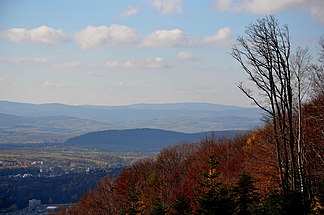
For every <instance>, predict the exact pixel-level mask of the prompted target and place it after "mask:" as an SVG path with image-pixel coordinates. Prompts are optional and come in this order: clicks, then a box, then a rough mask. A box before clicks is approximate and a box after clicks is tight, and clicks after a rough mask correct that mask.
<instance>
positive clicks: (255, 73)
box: [232, 16, 311, 192]
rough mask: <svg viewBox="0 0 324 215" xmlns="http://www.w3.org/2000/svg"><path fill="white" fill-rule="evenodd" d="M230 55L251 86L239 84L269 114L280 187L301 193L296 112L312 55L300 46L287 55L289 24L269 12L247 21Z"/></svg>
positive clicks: (300, 147) (300, 146) (299, 128)
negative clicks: (283, 23)
mask: <svg viewBox="0 0 324 215" xmlns="http://www.w3.org/2000/svg"><path fill="white" fill-rule="evenodd" d="M232 56H233V57H234V59H236V60H237V61H238V62H239V63H240V65H241V66H242V68H243V70H244V71H245V73H246V74H247V75H248V77H249V80H250V82H249V83H250V84H251V85H250V88H247V87H246V86H244V85H243V83H240V84H239V86H238V87H239V88H240V89H241V90H242V91H243V93H244V94H245V95H246V96H247V97H248V98H250V99H251V100H252V101H253V102H254V103H255V104H256V105H257V106H258V107H259V108H261V109H262V110H264V111H265V113H266V114H267V116H268V118H269V119H270V120H269V122H270V124H271V126H272V128H273V132H274V144H275V146H276V154H277V164H278V171H279V176H280V180H281V187H282V190H283V191H284V192H289V191H296V192H304V190H305V185H304V183H303V178H304V177H303V175H304V172H303V161H304V158H303V143H302V138H301V137H302V129H303V127H302V120H301V118H300V117H301V114H302V111H301V110H302V101H303V99H304V98H305V96H306V95H307V89H308V85H309V84H308V83H307V81H306V80H309V79H308V78H307V76H309V71H310V70H309V68H310V60H311V58H310V55H309V53H308V50H307V49H301V48H299V49H298V50H297V52H296V54H295V55H293V54H291V44H290V36H289V30H288V27H287V26H283V27H281V26H280V25H279V22H278V21H277V20H276V19H275V18H274V17H273V16H269V17H266V18H264V19H261V20H258V21H257V22H256V23H255V24H251V25H249V26H248V28H247V29H246V32H245V35H244V36H240V37H238V39H237V44H236V45H234V46H233V49H232ZM251 87H253V88H254V89H255V90H251ZM255 92H258V94H253V93H255ZM296 119H297V122H298V123H296Z"/></svg>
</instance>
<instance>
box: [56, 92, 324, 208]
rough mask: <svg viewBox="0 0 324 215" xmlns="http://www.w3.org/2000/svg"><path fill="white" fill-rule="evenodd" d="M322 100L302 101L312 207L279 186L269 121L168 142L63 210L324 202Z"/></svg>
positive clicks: (316, 204) (277, 205)
mask: <svg viewBox="0 0 324 215" xmlns="http://www.w3.org/2000/svg"><path fill="white" fill-rule="evenodd" d="M323 101H324V96H321V97H318V98H316V99H314V100H312V101H311V102H309V103H307V104H306V105H305V106H304V108H303V111H304V119H303V120H304V121H305V123H306V125H307V126H306V128H307V129H305V132H304V135H303V138H304V140H305V141H304V144H306V145H307V147H306V150H307V153H306V154H307V159H308V161H309V163H308V164H309V165H307V166H305V168H306V171H307V176H308V183H310V186H311V187H312V198H313V201H312V202H310V203H309V204H307V207H306V208H305V205H303V204H302V203H301V205H300V206H298V204H299V203H300V202H299V200H298V196H297V197H296V196H289V198H288V197H287V196H283V194H282V193H281V192H280V180H279V175H278V167H277V163H276V153H275V146H274V144H273V141H274V140H273V138H272V137H273V134H272V129H271V127H269V126H267V125H265V126H264V127H263V128H259V129H255V130H254V131H253V132H251V133H245V134H242V135H239V136H237V137H235V138H222V137H215V136H211V137H206V138H205V139H203V140H201V142H199V143H186V144H182V145H177V146H174V147H172V148H166V149H164V150H162V151H161V152H160V153H159V155H158V156H156V157H155V158H154V159H146V160H143V161H141V162H138V163H136V164H133V165H131V166H129V167H127V168H125V169H124V170H123V171H122V172H121V174H120V175H119V176H118V178H116V179H111V178H108V177H107V178H105V179H103V180H102V181H101V182H100V183H99V184H98V185H97V187H96V188H95V189H94V190H92V191H90V192H88V193H87V194H85V195H84V196H83V197H82V198H81V200H80V202H79V203H78V204H77V205H76V206H75V207H74V208H72V209H69V210H62V211H60V212H58V214H214V213H213V212H215V213H216V212H217V211H219V213H218V214H282V213H283V211H294V208H295V212H296V210H297V212H296V214H298V213H301V214H302V213H304V211H308V212H309V211H311V210H312V208H316V207H320V197H321V195H322V194H321V193H320V190H321V186H323V178H324V173H323V169H324V168H323V160H322V159H323V156H324V153H323V143H324V142H323V133H321V132H323V126H324V125H323V122H322V121H320V120H323V113H324V112H323V111H324V109H323ZM290 195H293V194H290ZM317 210H319V211H320V209H318V208H317ZM211 211H213V212H211ZM319 213H320V212H319ZM287 214H289V213H287Z"/></svg>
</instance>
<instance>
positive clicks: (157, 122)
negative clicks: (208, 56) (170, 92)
mask: <svg viewBox="0 0 324 215" xmlns="http://www.w3.org/2000/svg"><path fill="white" fill-rule="evenodd" d="M259 123H260V111H259V110H258V109H257V108H244V107H237V106H226V105H218V104H209V103H175V104H135V105H126V106H94V105H81V106H74V105H64V104H28V103H17V102H8V101H0V137H1V138H0V143H11V142H13V143H38V142H56V141H64V140H66V139H68V138H70V137H73V136H77V135H80V134H85V133H87V132H91V131H99V130H112V129H132V128H154V129H164V130H171V131H178V132H184V133H198V132H205V131H219V130H246V129H248V130H249V129H252V128H254V127H255V126H256V125H258V124H259Z"/></svg>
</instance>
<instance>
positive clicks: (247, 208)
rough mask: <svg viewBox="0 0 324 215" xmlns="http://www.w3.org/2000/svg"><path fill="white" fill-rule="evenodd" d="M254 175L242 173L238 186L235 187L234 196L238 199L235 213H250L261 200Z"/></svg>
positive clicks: (242, 214) (245, 214) (241, 214)
mask: <svg viewBox="0 0 324 215" xmlns="http://www.w3.org/2000/svg"><path fill="white" fill-rule="evenodd" d="M256 191H257V189H256V188H255V186H254V181H253V179H252V177H251V176H250V175H248V174H242V175H241V177H240V179H239V181H238V182H237V185H236V187H235V188H234V189H233V194H234V198H235V200H236V202H235V203H236V210H235V214H238V215H249V214H252V209H253V207H254V206H256V204H257V203H258V200H259V195H258V193H257V192H256Z"/></svg>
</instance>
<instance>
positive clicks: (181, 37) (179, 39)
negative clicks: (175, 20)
mask: <svg viewBox="0 0 324 215" xmlns="http://www.w3.org/2000/svg"><path fill="white" fill-rule="evenodd" d="M188 43H189V39H188V38H187V37H186V35H185V34H184V32H183V31H182V30H180V29H174V30H156V31H154V32H152V33H150V34H149V35H147V36H146V37H145V38H144V39H143V41H142V44H141V46H142V47H148V48H165V47H175V46H185V45H188Z"/></svg>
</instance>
